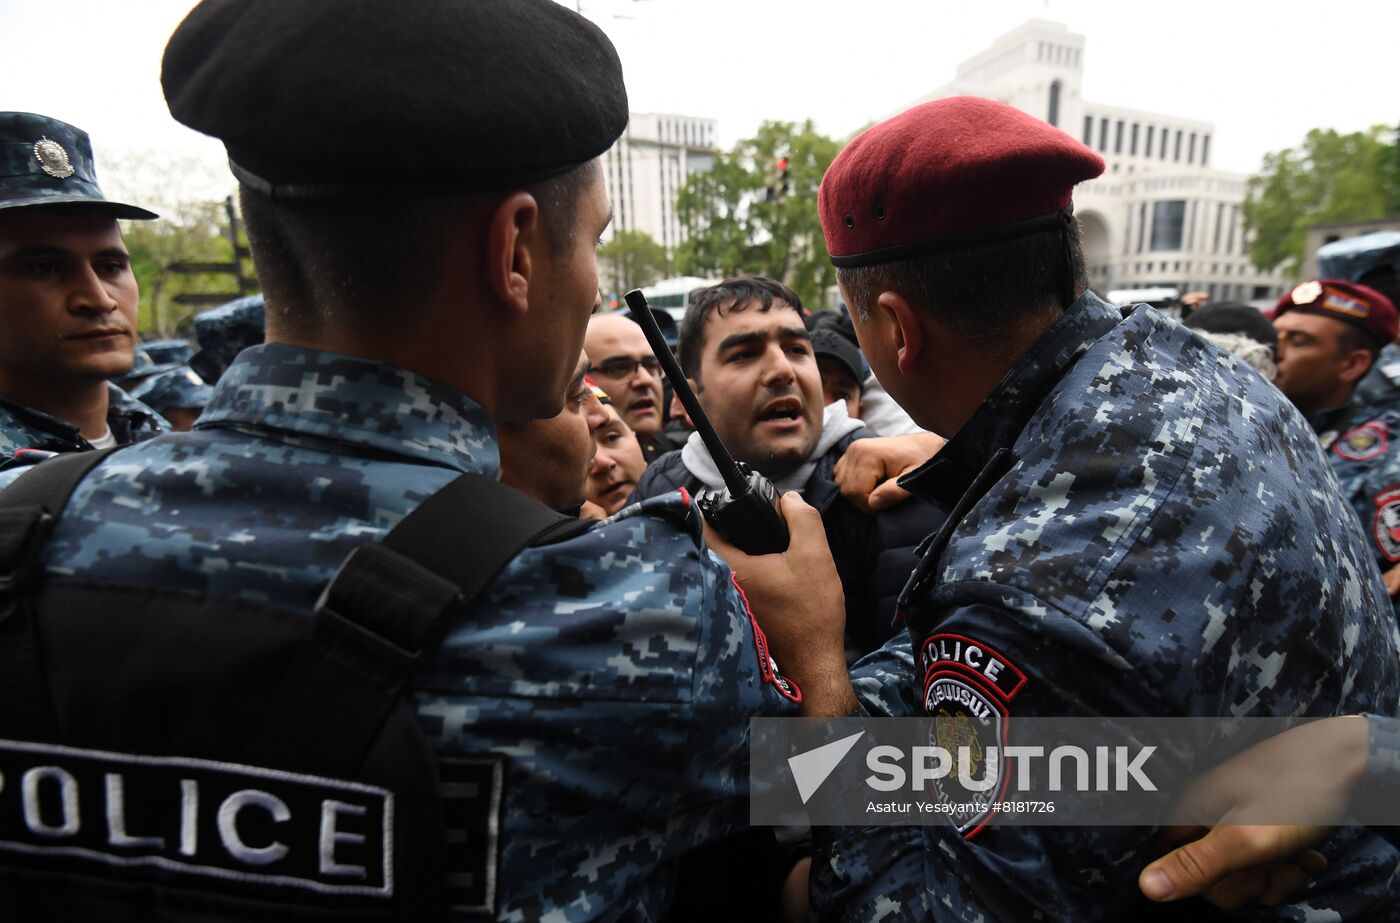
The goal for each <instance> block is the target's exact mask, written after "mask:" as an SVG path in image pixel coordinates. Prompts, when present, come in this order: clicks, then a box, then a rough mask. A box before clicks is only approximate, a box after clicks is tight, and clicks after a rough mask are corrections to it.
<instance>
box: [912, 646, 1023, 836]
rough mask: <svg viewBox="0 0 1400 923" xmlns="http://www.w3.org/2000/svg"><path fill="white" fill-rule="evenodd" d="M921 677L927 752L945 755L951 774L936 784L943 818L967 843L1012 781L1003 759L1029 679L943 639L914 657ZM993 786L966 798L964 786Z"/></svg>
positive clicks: (988, 651) (982, 652) (994, 654)
mask: <svg viewBox="0 0 1400 923" xmlns="http://www.w3.org/2000/svg"><path fill="white" fill-rule="evenodd" d="M919 664H920V666H921V667H922V668H923V670H924V713H925V714H927V715H928V716H929V717H930V718H932V719H933V720H932V722H931V723H930V726H929V737H930V741H929V742H930V744H932V745H933V746H935V747H938V748H941V750H943V751H946V752H947V753H948V754H949V756H950V757H951V759H952V760H953V763H954V767H953V769H952V771H950V772H949V774H948V776H947V777H946V778H944V779H939V780H935V781H934V783H933V784H934V788H935V793H936V796H937V798H938V800H939V801H940V802H941V803H942V804H943V807H942V812H943V813H944V814H945V816H947V817H948V818H949V819H950V820H951V821H952V823H953V825H954V827H956V828H957V831H958V833H960V834H961V835H962V836H963V838H964V839H971V838H972V837H974V836H976V835H977V834H978V833H979V832H981V830H982V828H983V827H985V826H986V822H987V818H988V816H989V815H990V814H991V812H992V810H993V806H994V805H995V803H996V802H998V801H1000V800H1001V798H1002V795H1003V794H1004V793H1005V791H1006V786H1007V784H1008V783H1009V782H1010V779H1011V773H1010V769H1009V767H1008V766H1007V765H1005V762H1006V761H1005V759H1003V758H1001V757H999V756H998V754H1001V753H1003V752H1004V751H1005V747H1006V743H1007V740H1008V737H1009V735H1010V729H1011V712H1010V705H1011V701H1012V700H1013V699H1014V698H1016V695H1017V694H1018V693H1019V692H1020V691H1021V689H1022V688H1024V687H1025V685H1026V674H1025V673H1023V672H1022V671H1021V670H1020V668H1018V667H1017V666H1016V665H1015V664H1013V663H1012V662H1011V661H1010V660H1009V659H1007V658H1006V657H1005V656H1004V655H1003V654H1001V653H1000V652H999V651H997V650H996V649H995V648H993V647H991V646H989V645H987V644H983V643H981V642H979V641H976V640H974V639H972V638H969V637H967V636H966V635H959V634H949V633H941V634H935V635H930V636H929V637H928V638H925V639H924V643H923V645H922V646H921V647H920V650H919ZM964 778H966V779H976V780H978V781H988V780H990V781H994V782H995V784H992V785H990V786H988V787H986V788H985V789H983V790H969V788H968V787H966V786H965V785H963V784H959V782H958V781H955V780H961V779H964Z"/></svg>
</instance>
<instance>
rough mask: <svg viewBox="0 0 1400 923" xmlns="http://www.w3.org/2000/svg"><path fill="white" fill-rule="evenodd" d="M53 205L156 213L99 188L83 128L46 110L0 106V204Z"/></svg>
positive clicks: (141, 215) (142, 217) (129, 214)
mask: <svg viewBox="0 0 1400 923" xmlns="http://www.w3.org/2000/svg"><path fill="white" fill-rule="evenodd" d="M55 205H64V206H75V205H79V206H90V207H99V208H102V209H104V210H106V211H108V212H110V213H111V214H112V216H113V217H114V218H126V219H130V220H134V221H150V220H151V219H153V218H155V217H156V214H155V212H151V211H147V210H146V209H144V208H138V207H137V206H135V205H128V204H126V203H125V202H113V201H112V200H111V199H108V198H107V197H106V196H105V195H103V194H102V187H101V186H98V185H97V167H96V165H95V164H94V163H93V158H92V142H91V141H90V140H89V139H88V135H87V132H85V131H83V130H82V129H80V128H76V127H74V126H72V125H69V124H68V123H67V122H60V121H59V120H58V119H55V118H50V117H49V116H47V115H38V114H36V113H33V112H0V209H14V208H29V207H33V206H55Z"/></svg>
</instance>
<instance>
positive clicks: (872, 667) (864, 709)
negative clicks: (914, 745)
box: [851, 631, 923, 718]
mask: <svg viewBox="0 0 1400 923" xmlns="http://www.w3.org/2000/svg"><path fill="white" fill-rule="evenodd" d="M851 685H852V686H853V687H854V688H855V693H856V700H857V701H859V702H860V713H861V714H862V715H867V716H869V717H872V718H912V717H917V716H919V715H921V714H923V712H922V711H921V709H920V705H919V696H918V692H917V690H916V689H915V683H914V653H913V650H912V649H911V647H910V643H909V633H908V632H904V631H901V632H899V633H898V634H896V635H895V636H894V637H892V638H890V639H889V640H888V641H886V642H885V644H884V646H883V647H881V648H880V649H879V650H876V651H873V652H871V653H869V654H866V655H865V656H864V657H862V658H861V659H860V660H859V661H858V662H857V663H856V665H855V666H853V667H852V668H851Z"/></svg>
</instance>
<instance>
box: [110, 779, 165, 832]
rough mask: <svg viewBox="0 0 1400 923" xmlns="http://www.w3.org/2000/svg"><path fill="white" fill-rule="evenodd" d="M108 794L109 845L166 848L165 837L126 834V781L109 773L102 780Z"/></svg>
mask: <svg viewBox="0 0 1400 923" xmlns="http://www.w3.org/2000/svg"><path fill="white" fill-rule="evenodd" d="M102 784H103V787H104V788H105V789H106V794H107V843H108V845H110V846H118V847H123V848H142V847H147V846H149V847H151V848H153V849H164V848H165V837H163V836H131V835H130V834H128V833H127V832H126V780H124V779H123V778H122V777H121V774H120V773H115V772H109V773H107V774H106V775H105V776H103V779H102Z"/></svg>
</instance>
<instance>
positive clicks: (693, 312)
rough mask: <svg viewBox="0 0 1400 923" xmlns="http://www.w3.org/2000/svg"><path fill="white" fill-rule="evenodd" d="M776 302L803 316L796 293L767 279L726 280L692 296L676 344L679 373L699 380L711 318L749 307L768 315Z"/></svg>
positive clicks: (697, 291) (802, 309) (762, 277)
mask: <svg viewBox="0 0 1400 923" xmlns="http://www.w3.org/2000/svg"><path fill="white" fill-rule="evenodd" d="M779 301H781V302H783V303H784V304H787V305H791V306H792V309H793V310H794V311H796V312H797V313H798V314H805V313H806V309H805V308H803V307H802V299H801V298H799V297H798V296H797V293H796V292H794V291H793V290H792V289H790V288H788V287H787V286H786V285H784V284H783V283H781V282H779V281H778V280H777V279H770V278H768V277H767V276H745V277H744V278H741V279H725V280H724V281H723V282H720V283H718V284H717V285H711V286H710V287H709V288H702V289H697V290H696V291H694V292H691V293H690V304H688V305H686V308H685V317H684V318H682V319H681V332H680V338H679V343H678V348H679V351H680V364H681V371H683V372H685V374H686V377H688V378H693V379H695V380H696V381H699V380H700V354H701V353H702V352H704V349H705V327H706V325H707V324H708V323H709V321H710V317H711V315H714V314H718V315H720V316H721V317H723V316H724V315H725V314H726V313H727V312H730V311H743V310H746V309H747V308H748V306H749V305H750V303H755V304H757V307H758V310H759V311H771V310H772V309H773V305H774V304H776V303H777V302H779Z"/></svg>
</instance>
